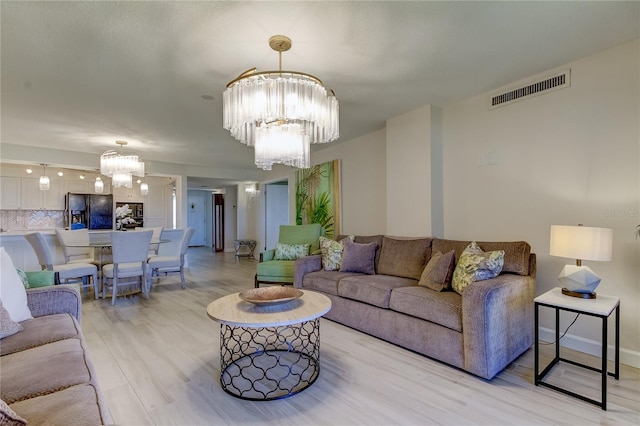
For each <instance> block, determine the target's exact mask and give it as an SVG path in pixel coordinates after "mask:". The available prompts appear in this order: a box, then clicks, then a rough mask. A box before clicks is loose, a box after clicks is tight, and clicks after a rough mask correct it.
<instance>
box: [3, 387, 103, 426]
mask: <svg viewBox="0 0 640 426" xmlns="http://www.w3.org/2000/svg"><path fill="white" fill-rule="evenodd" d="M11 408H12V409H13V410H14V411H15V412H16V413H17V414H18V415H20V416H21V417H23V418H25V419H26V420H27V421H28V422H29V424H34V425H36V424H40V425H98V424H103V423H105V422H107V421H108V420H107V419H103V418H102V415H101V412H100V407H99V405H98V396H97V391H96V388H95V387H94V386H93V385H91V384H81V385H75V386H71V387H69V388H66V389H63V390H61V391H59V392H55V393H51V394H47V395H43V396H38V397H35V398H30V399H26V400H24V401H20V402H16V403H14V404H11Z"/></svg>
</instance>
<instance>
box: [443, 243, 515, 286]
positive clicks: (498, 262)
mask: <svg viewBox="0 0 640 426" xmlns="http://www.w3.org/2000/svg"><path fill="white" fill-rule="evenodd" d="M503 266H504V250H496V251H488V252H484V251H482V249H481V248H480V247H479V246H478V244H477V243H476V242H475V241H472V242H471V244H469V245H468V246H467V248H465V249H464V251H463V252H462V254H461V255H460V259H459V260H458V264H457V265H456V269H455V271H454V272H453V281H452V287H453V290H454V291H455V292H457V293H460V294H462V292H463V291H464V289H465V288H466V287H467V286H468V285H469V284H471V283H474V282H476V281H482V280H488V279H490V278H494V277H497V276H498V275H499V274H500V272H502V267H503Z"/></svg>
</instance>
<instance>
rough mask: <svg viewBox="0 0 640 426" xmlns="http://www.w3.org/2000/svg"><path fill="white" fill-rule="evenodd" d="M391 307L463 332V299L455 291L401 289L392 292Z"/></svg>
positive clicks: (421, 288) (419, 288)
mask: <svg viewBox="0 0 640 426" xmlns="http://www.w3.org/2000/svg"><path fill="white" fill-rule="evenodd" d="M389 307H390V308H391V309H393V310H394V311H397V312H401V313H403V314H407V315H411V316H414V317H417V318H421V319H424V320H427V321H431V322H433V323H436V324H440V325H442V326H444V327H447V328H450V329H452V330H456V331H462V297H461V296H460V295H459V294H458V293H454V292H453V291H443V292H438V291H433V290H431V289H429V288H427V287H423V286H414V287H400V288H396V289H394V290H393V291H392V292H391V300H390V301H389Z"/></svg>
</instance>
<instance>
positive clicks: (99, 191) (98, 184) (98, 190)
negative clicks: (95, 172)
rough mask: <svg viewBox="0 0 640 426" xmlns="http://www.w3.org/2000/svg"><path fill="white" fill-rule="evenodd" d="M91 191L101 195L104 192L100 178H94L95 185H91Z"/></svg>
mask: <svg viewBox="0 0 640 426" xmlns="http://www.w3.org/2000/svg"><path fill="white" fill-rule="evenodd" d="M93 189H94V190H95V192H96V194H102V193H103V192H104V182H102V178H101V177H100V176H98V177H97V178H96V183H95V184H94V185H93Z"/></svg>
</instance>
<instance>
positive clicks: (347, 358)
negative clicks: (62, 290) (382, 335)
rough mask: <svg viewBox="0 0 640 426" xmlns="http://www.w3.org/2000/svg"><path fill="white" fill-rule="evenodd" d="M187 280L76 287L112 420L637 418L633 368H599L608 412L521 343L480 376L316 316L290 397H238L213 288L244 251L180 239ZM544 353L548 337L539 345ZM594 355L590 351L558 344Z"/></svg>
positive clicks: (593, 376)
mask: <svg viewBox="0 0 640 426" xmlns="http://www.w3.org/2000/svg"><path fill="white" fill-rule="evenodd" d="M188 259H189V264H190V267H189V271H188V272H187V289H186V290H183V289H181V288H180V280H179V277H178V276H169V277H166V278H163V279H162V280H161V281H160V283H159V284H155V285H154V287H153V289H152V292H151V297H150V300H144V299H142V298H141V297H140V296H129V297H128V298H127V299H123V298H118V300H117V303H116V305H115V306H111V304H110V301H109V300H97V301H96V300H93V299H92V295H89V296H85V298H84V302H83V303H84V304H83V318H82V329H83V332H84V334H85V336H86V338H87V341H88V344H89V349H90V353H91V357H92V360H93V362H94V364H95V367H96V370H97V375H98V380H99V382H100V384H101V387H102V390H103V393H104V395H105V397H106V400H107V403H108V406H109V409H110V411H111V413H112V415H113V418H114V420H115V422H116V423H117V424H119V425H151V424H156V425H165V424H166V425H222V424H273V425H276V424H277V425H281V424H285V425H286V424H290V425H351V424H366V425H391V424H402V425H431V424H443V425H465V424H483V425H498V424H503V425H526V424H566V425H588V424H594V425H595V424H605V425H609V424H611V425H613V424H634V425H637V424H640V371H639V370H638V369H635V368H630V367H627V366H624V365H623V366H621V367H622V368H621V377H620V380H619V381H616V380H614V379H613V378H609V381H608V386H609V392H608V411H602V410H601V409H600V408H598V407H596V406H595V405H590V404H587V403H585V402H582V401H579V400H576V399H574V398H571V397H569V396H565V395H563V394H560V393H558V392H555V391H553V390H551V389H547V388H543V387H536V386H534V385H533V350H529V351H528V352H526V353H525V354H524V355H523V356H521V357H520V358H519V359H517V360H516V361H515V362H514V363H512V364H511V365H510V366H509V367H508V368H507V369H505V370H504V371H503V372H501V373H500V374H499V375H498V376H496V377H495V378H494V379H493V380H492V381H486V380H482V379H479V378H477V377H475V376H472V375H469V374H467V373H465V372H463V371H460V370H457V369H455V368H452V367H449V366H447V365H445V364H442V363H439V362H437V361H434V360H431V359H429V358H426V357H424V356H422V355H418V354H415V353H413V352H410V351H408V350H405V349H402V348H400V347H397V346H394V345H392V344H389V343H386V342H384V341H381V340H378V339H376V338H373V337H370V336H367V335H365V334H362V333H360V332H358V331H355V330H352V329H349V328H347V327H344V326H342V325H340V324H337V323H334V322H331V321H328V320H324V319H323V320H321V372H320V376H319V378H318V380H317V381H316V383H314V384H313V385H312V386H311V387H309V388H308V389H306V390H304V391H303V392H301V393H299V394H297V395H294V396H292V397H289V398H286V399H283V400H277V401H267V402H250V401H244V400H240V399H237V398H234V397H232V396H230V395H228V394H226V393H225V392H224V391H223V390H222V389H221V388H220V383H219V374H220V359H219V329H220V327H219V325H218V324H217V323H215V322H213V321H211V320H210V319H209V318H208V317H207V315H206V312H205V310H206V306H207V305H208V304H209V303H210V302H211V301H212V300H214V299H216V298H218V297H220V296H224V295H227V294H229V293H233V292H237V291H242V290H244V289H248V288H252V287H253V275H254V273H255V266H256V261H254V260H252V259H247V258H241V259H240V260H239V261H238V260H235V259H234V258H233V254H231V253H223V254H214V253H211V251H210V250H209V249H206V248H191V249H190V250H189V254H188ZM544 351H545V353H547V354H551V351H552V346H548V347H545V348H544ZM563 351H564V352H563V353H564V354H566V355H568V356H572V357H574V356H575V357H576V358H577V359H578V360H580V361H582V362H589V363H592V365H595V366H597V365H598V360H597V358H594V357H591V356H588V355H584V354H580V353H576V352H574V351H569V350H563ZM551 380H555V381H556V383H558V382H560V381H561V382H562V383H563V385H564V386H569V387H571V389H573V390H574V391H577V392H582V393H586V394H587V395H590V396H591V397H593V398H596V399H599V395H600V385H599V383H600V382H599V380H600V379H599V375H598V374H597V373H593V372H588V371H586V370H584V369H579V368H576V367H572V366H570V365H569V366H565V365H564V364H561V365H560V366H558V367H556V369H555V370H554V371H553V377H552V379H551Z"/></svg>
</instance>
